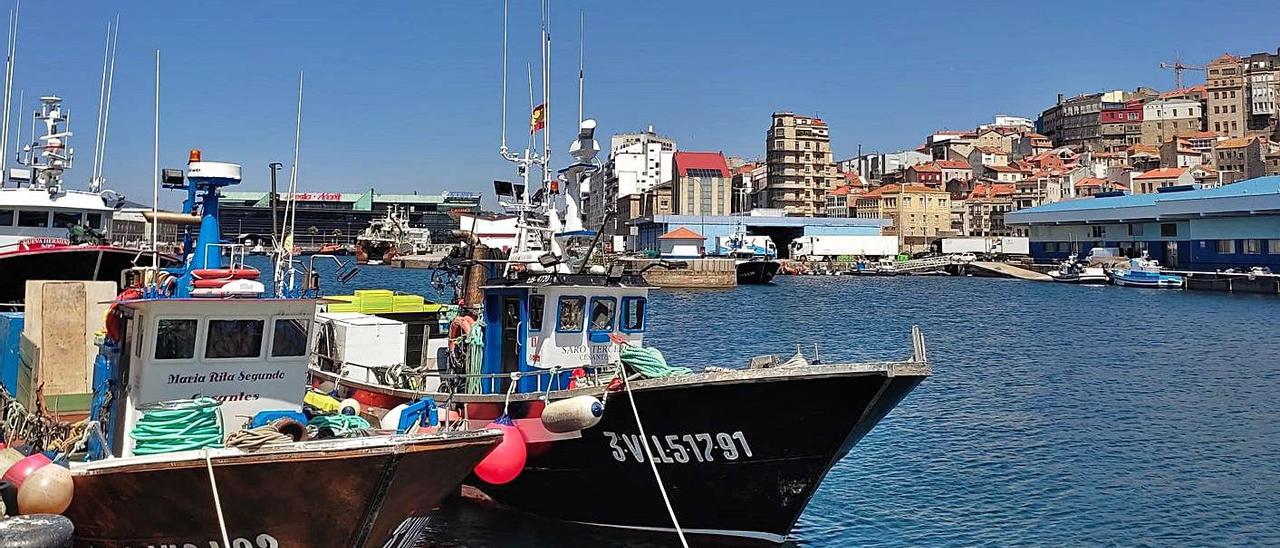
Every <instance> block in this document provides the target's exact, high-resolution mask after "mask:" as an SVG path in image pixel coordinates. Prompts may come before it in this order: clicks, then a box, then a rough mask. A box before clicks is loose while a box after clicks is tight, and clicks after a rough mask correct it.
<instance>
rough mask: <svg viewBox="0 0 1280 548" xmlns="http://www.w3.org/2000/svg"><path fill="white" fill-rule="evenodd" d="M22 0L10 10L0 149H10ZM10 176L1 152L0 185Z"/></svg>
mask: <svg viewBox="0 0 1280 548" xmlns="http://www.w3.org/2000/svg"><path fill="white" fill-rule="evenodd" d="M21 7H22V0H17V1H16V2H14V5H13V9H12V10H10V11H9V41H8V44H7V46H8V49H6V50H5V63H4V114H2V115H0V133H3V135H0V151H7V150H9V109H10V106H11V104H12V102H13V65H14V63H15V62H16V61H17V59H16V57H17V54H18V10H19V9H20V8H21ZM8 178H9V162H8V158H7V154H4V153H0V186H4V181H5V180H7V179H8Z"/></svg>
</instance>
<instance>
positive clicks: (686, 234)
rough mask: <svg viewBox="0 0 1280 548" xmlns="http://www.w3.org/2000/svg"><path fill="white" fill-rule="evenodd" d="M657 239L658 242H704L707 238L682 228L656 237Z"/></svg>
mask: <svg viewBox="0 0 1280 548" xmlns="http://www.w3.org/2000/svg"><path fill="white" fill-rule="evenodd" d="M658 239H659V240H705V239H707V237H706V236H703V235H701V234H698V233H697V232H694V231H692V230H689V229H687V228H685V227H683V226H682V227H680V228H677V229H675V230H672V231H671V232H668V233H666V234H663V235H661V236H658Z"/></svg>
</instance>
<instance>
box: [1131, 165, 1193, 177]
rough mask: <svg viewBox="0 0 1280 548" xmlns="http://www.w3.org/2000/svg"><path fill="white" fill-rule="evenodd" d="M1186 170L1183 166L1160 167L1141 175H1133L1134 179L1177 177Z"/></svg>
mask: <svg viewBox="0 0 1280 548" xmlns="http://www.w3.org/2000/svg"><path fill="white" fill-rule="evenodd" d="M1186 172H1187V168H1185V167H1162V168H1160V169H1153V170H1151V171H1148V172H1146V173H1143V174H1142V175H1139V176H1137V177H1134V179H1177V178H1178V177H1181V176H1182V174H1183V173H1186Z"/></svg>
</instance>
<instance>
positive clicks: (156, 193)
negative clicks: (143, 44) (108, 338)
mask: <svg viewBox="0 0 1280 548" xmlns="http://www.w3.org/2000/svg"><path fill="white" fill-rule="evenodd" d="M155 93H156V99H155V100H156V102H155V128H154V132H155V133H154V134H153V136H152V139H153V140H152V142H151V143H152V144H151V182H152V185H154V186H153V187H152V190H151V215H152V220H151V253H152V256H151V267H152V268H154V269H159V268H160V248H159V244H158V242H159V237H160V221H159V219H157V218H155V217H156V213H157V212H159V211H160V50H156V92H155Z"/></svg>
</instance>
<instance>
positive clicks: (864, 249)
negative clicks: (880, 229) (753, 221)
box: [790, 236, 898, 261]
mask: <svg viewBox="0 0 1280 548" xmlns="http://www.w3.org/2000/svg"><path fill="white" fill-rule="evenodd" d="M790 249H791V258H792V259H796V260H802V261H808V260H830V259H835V258H836V257H867V258H872V257H893V256H895V255H897V254H898V238H897V237H896V236H801V237H799V238H796V239H794V240H791V247H790Z"/></svg>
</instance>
